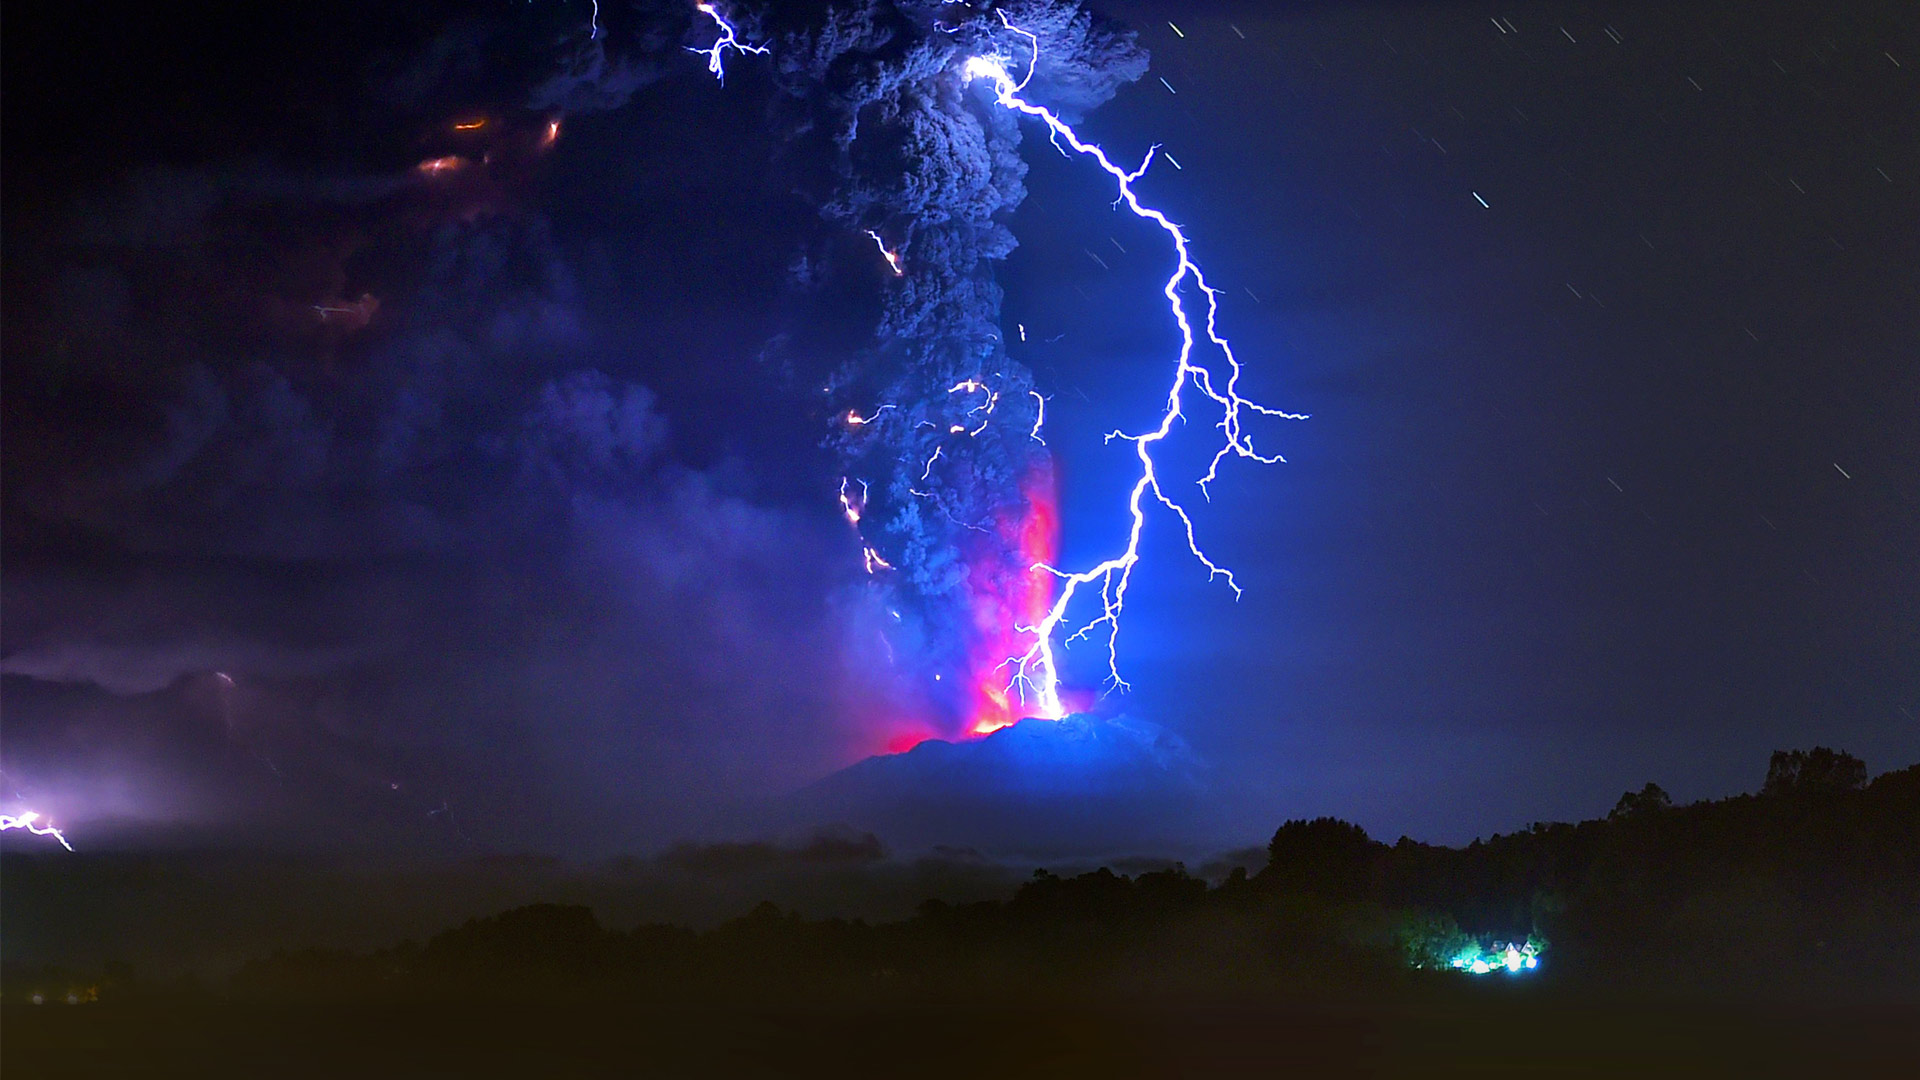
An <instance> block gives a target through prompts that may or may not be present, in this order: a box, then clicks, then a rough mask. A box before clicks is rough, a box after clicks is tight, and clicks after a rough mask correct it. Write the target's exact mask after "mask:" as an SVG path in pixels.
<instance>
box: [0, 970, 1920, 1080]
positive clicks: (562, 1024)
mask: <svg viewBox="0 0 1920 1080" xmlns="http://www.w3.org/2000/svg"><path fill="white" fill-rule="evenodd" d="M1536 990H1540V991H1544V992H1535V991H1536ZM4 1022H5V1038H6V1043H7V1050H6V1070H5V1071H6V1074H7V1075H8V1076H9V1077H16V1078H20V1080H27V1078H37V1077H57V1076H80V1075H125V1076H258V1077H267V1076H276V1077H279V1076H285V1077H298V1076H518V1077H543V1076H581V1075H588V1076H591V1075H629V1076H688V1077H714V1076H811V1075H841V1076H908V1075H911V1076H922V1077H946V1076H956V1077H957V1076H1052V1077H1070V1076H1072V1077H1077V1076H1095V1077H1123V1076H1124V1077H1134V1076H1140V1077H1148V1076H1154V1077H1159V1076H1196V1077H1197V1076H1224V1075H1235V1074H1240V1075H1261V1074H1266V1073H1277V1072H1280V1071H1281V1070H1288V1071H1293V1072H1294V1073H1295V1074H1296V1075H1303V1076H1349V1075H1396V1076H1397V1075H1414V1076H1433V1075H1485V1074H1489V1073H1504V1074H1509V1075H1541V1074H1548V1075H1565V1076H1625V1075H1659V1076H1776V1075H1795V1074H1797V1075H1802V1076H1912V1075H1916V1071H1917V1070H1920V1046H1917V1044H1920V1010H1915V1009H1912V1008H1896V1007H1884V1006H1883V1007H1864V1008H1853V1009H1821V1008H1814V1007H1799V1008H1789V1007H1782V1006H1771V1007H1769V1006H1762V1005H1751V1006H1744V1007H1742V1006H1728V1005H1719V1006H1706V1005H1701V1004H1698V1003H1693V1004H1686V1003H1674V1002H1661V1001H1646V1000H1643V1001H1639V1002H1632V1003H1628V1002H1620V1001H1612V1002H1604V1001H1599V1000H1591V999H1577V998H1570V997H1567V996H1565V995H1562V994H1556V993H1554V992H1553V991H1551V990H1548V989H1546V988H1544V987H1539V988H1530V987H1520V986H1514V985H1509V986H1505V987H1499V988H1497V989H1492V990H1487V989H1481V988H1473V989H1472V990H1471V991H1469V992H1466V993H1460V994H1446V995H1441V996H1437V997H1430V998H1428V999H1427V1000H1423V1001H1414V1000H1400V1001H1393V1002H1376V1003H1372V1004H1361V1003H1357V1002H1324V1001H1323V1002H1281V1001H1264V1002H1260V1001H1248V1000H1241V1001H1233V1002H1219V1001H1216V1002H1203V1001H1197V1000H1180V1001H1160V1002H1153V1003H1147V1002H1133V1003H1126V1002H1119V1001H1113V1002H1106V1003H1102V1004H1098V1005H1095V1004H1090V1003H1088V1002H1084V1001H1052V1002H1041V1001H1031V1002H1022V1003H1020V1004H1018V1005H1015V1004H1011V1003H1003V1004H994V1003H984V1002H982V1003H972V1004H966V1005H958V1004H956V1005H950V1006H931V1005H918V1006H912V1007H906V1006H899V1007H884V1006H872V1007H867V1008H861V1009H842V1008H830V1007H820V1008H806V1007H797V1006H787V1007H780V1008H774V1007H762V1008H754V1007H736V1008H731V1009H727V1010H717V1009H709V1008H700V1007H692V1006H684V1005H683V1006H658V1005H654V1006H648V1007H632V1006H625V1005H620V1004H614V1003H602V1004H587V1005H581V1006H574V1007H558V1006H554V1005H550V1004H537V1005H510V1004H503V1003H493V1004H482V1005H473V1006H452V1005H442V1006H432V1007H423V1006H409V1007H404V1008H392V1007H385V1006H380V1005H373V1004H339V1003H335V1004H330V1005H325V1006H318V1007H315V1006H294V1005H284V1004H283V1005H262V1004H251V1005H229V1004H222V1003H219V1002H215V1001H212V1000H207V1001H201V1002H191V1003H189V1002H179V1001H174V1002H149V1003H138V1004H120V1005H102V1006H98V1007H88V1008H41V1009H38V1010H36V1009H33V1008H32V1007H30V1006H8V1007H7V1011H6V1012H5V1013H4Z"/></svg>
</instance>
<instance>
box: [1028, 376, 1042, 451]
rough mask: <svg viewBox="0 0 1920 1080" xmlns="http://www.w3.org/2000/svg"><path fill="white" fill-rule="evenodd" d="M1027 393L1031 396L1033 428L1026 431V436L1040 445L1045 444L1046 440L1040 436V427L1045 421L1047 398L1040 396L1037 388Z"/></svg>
mask: <svg viewBox="0 0 1920 1080" xmlns="http://www.w3.org/2000/svg"><path fill="white" fill-rule="evenodd" d="M1027 393H1028V394H1029V395H1031V396H1032V398H1033V409H1034V413H1033V430H1032V431H1029V432H1027V438H1029V439H1032V440H1033V441H1034V442H1037V443H1039V444H1040V445H1041V446H1045V445H1047V440H1045V439H1043V438H1041V437H1040V428H1041V427H1042V426H1044V425H1045V424H1046V422H1047V399H1046V398H1043V397H1041V396H1040V391H1038V390H1029V391H1027Z"/></svg>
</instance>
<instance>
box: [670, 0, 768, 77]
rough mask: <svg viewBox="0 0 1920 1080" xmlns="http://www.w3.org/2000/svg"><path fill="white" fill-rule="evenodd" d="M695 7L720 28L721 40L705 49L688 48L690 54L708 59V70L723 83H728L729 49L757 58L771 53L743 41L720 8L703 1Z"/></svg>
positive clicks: (764, 48)
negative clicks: (726, 59)
mask: <svg viewBox="0 0 1920 1080" xmlns="http://www.w3.org/2000/svg"><path fill="white" fill-rule="evenodd" d="M694 7H695V9H697V10H698V11H699V12H700V13H701V14H703V15H705V16H707V17H708V18H710V19H712V20H713V22H714V25H716V26H718V27H719V28H720V40H718V41H716V42H714V43H713V45H712V46H710V47H708V48H705V49H696V48H694V47H693V46H691V45H689V46H687V51H688V52H690V53H699V54H700V55H702V56H704V57H706V58H707V70H708V71H710V72H712V73H713V77H714V78H716V79H719V80H720V81H721V82H723V83H724V82H726V81H727V65H726V61H725V56H726V52H727V50H728V49H733V50H735V51H736V52H743V53H753V54H754V55H755V56H765V55H767V53H768V52H769V51H770V50H769V49H768V48H767V47H766V46H765V45H749V44H747V43H746V42H744V41H741V40H740V37H739V35H738V34H736V33H735V32H734V29H733V24H732V23H730V22H728V21H727V20H726V18H725V17H724V16H722V15H721V14H720V9H719V8H716V7H714V6H713V5H712V4H710V3H707V2H706V0H701V2H700V3H698V4H695V5H694Z"/></svg>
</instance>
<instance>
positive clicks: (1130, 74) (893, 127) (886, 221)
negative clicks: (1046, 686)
mask: <svg viewBox="0 0 1920 1080" xmlns="http://www.w3.org/2000/svg"><path fill="white" fill-rule="evenodd" d="M1002 11H1003V12H1004V14H1002V13H1001V12H994V11H989V10H986V9H985V8H984V7H983V8H979V9H976V8H973V7H970V6H968V5H964V4H956V3H945V4H936V3H921V4H910V3H900V4H892V3H884V2H880V3H868V4H865V5H861V6H857V7H835V8H833V9H831V10H830V11H829V12H828V14H827V16H826V19H825V20H824V23H816V24H815V25H813V26H812V27H810V28H806V29H800V30H795V31H792V32H790V33H788V34H787V35H786V36H785V38H784V40H783V41H782V43H781V45H780V47H778V48H776V49H775V51H774V59H773V62H774V64H775V69H776V77H777V80H778V83H779V85H780V87H781V88H782V89H783V90H784V91H785V92H786V93H787V94H788V96H789V97H790V98H791V100H792V103H793V106H794V110H793V111H794V114H795V115H794V118H793V120H792V122H791V127H792V129H793V131H794V132H795V134H796V135H803V136H809V137H814V138H820V137H824V138H825V139H826V140H827V141H828V142H829V143H830V152H831V154H832V158H833V173H832V180H831V190H830V191H829V192H827V193H826V195H825V197H824V198H823V200H822V203H823V206H822V214H823V215H824V216H825V218H826V219H827V220H828V221H829V222H831V223H833V224H834V225H836V226H838V227H840V228H841V229H843V230H844V231H845V233H846V234H847V235H848V236H850V237H857V238H862V239H863V240H864V245H865V251H866V252H867V253H868V255H869V256H870V257H871V259H872V265H873V268H874V271H873V272H874V273H875V274H876V275H878V276H879V277H880V278H881V279H882V281H883V288H884V290H885V291H884V299H883V301H882V310H881V317H880V324H879V328H878V334H877V341H876V344H875V345H874V347H872V348H871V349H869V350H866V351H865V352H863V353H862V354H861V355H860V356H858V357H857V358H856V359H855V360H853V361H852V362H850V363H848V364H845V365H844V366H842V367H841V368H840V369H839V370H838V371H837V372H835V373H834V374H833V375H832V377H831V378H830V380H829V381H828V385H827V387H826V389H827V391H828V394H829V395H830V400H831V402H832V404H833V406H834V413H833V421H834V426H835V432H834V434H833V436H832V445H833V446H834V448H835V449H836V450H837V451H838V452H839V455H840V458H841V460H842V463H843V466H844V469H845V474H846V477H847V479H846V481H845V483H844V484H843V485H842V488H841V505H842V508H843V510H844V511H845V512H846V515H847V518H848V520H849V522H850V523H852V525H853V527H855V528H856V529H858V530H859V534H860V537H861V543H862V546H863V547H864V549H865V559H866V566H867V568H868V570H869V571H870V572H872V573H873V575H874V581H875V584H876V586H877V587H878V588H879V589H880V590H882V591H883V593H884V594H885V598H886V603H887V607H888V610H889V612H890V614H891V616H892V618H893V619H895V621H896V624H897V625H896V627H895V635H896V636H897V637H898V638H899V639H900V640H901V641H902V642H906V643H910V644H911V646H912V647H911V648H910V649H905V650H895V649H891V648H890V650H889V651H890V652H893V653H894V654H895V655H896V656H900V657H901V658H902V661H903V663H905V662H907V661H906V656H908V655H917V656H918V657H919V658H921V659H922V660H923V662H924V663H925V664H926V665H927V666H928V667H930V668H931V672H930V674H931V675H932V677H933V679H935V680H937V681H938V684H939V685H941V686H942V687H943V688H944V692H942V693H937V694H935V695H934V696H933V697H932V702H933V704H934V707H935V708H936V709H938V710H940V711H941V712H943V713H944V714H945V715H943V716H940V717H938V718H937V719H938V721H939V726H940V727H942V728H944V729H945V731H946V733H949V734H953V733H966V732H973V733H978V732H985V731H991V730H993V729H995V728H998V727H1002V726H1005V725H1006V724H1009V723H1012V722H1013V721H1015V720H1018V719H1020V718H1021V717H1023V716H1027V715H1033V714H1036V713H1045V714H1050V715H1053V716H1058V715H1060V712H1061V708H1062V707H1061V705H1060V703H1059V701H1058V697H1057V693H1056V694H1050V695H1049V696H1048V700H1047V701H1045V702H1041V701H1036V700H1032V699H1028V700H1023V699H1022V694H1021V691H1022V690H1023V689H1024V687H1023V685H1022V684H1019V683H1017V682H1016V680H1014V679H1013V678H1012V675H1013V674H1016V673H1018V672H1017V671H1016V670H1015V669H1014V668H1011V667H1010V666H1009V664H1008V660H1009V658H1010V657H1018V656H1020V655H1021V654H1022V653H1024V652H1026V651H1027V649H1028V647H1029V645H1028V642H1027V640H1026V639H1028V638H1030V637H1031V632H1030V631H1029V630H1027V629H1026V628H1031V627H1034V626H1037V625H1039V624H1040V623H1041V622H1043V621H1044V620H1046V619H1047V617H1048V614H1049V612H1050V611H1051V609H1052V607H1053V603H1054V600H1055V595H1056V587H1055V585H1056V583H1055V579H1054V578H1053V577H1052V576H1051V575H1048V574H1046V573H1045V572H1043V571H1042V572H1036V571H1035V570H1034V567H1035V565H1036V564H1051V562H1052V560H1053V557H1054V548H1055V540H1056V535H1057V528H1056V516H1055V510H1054V491H1053V476H1052V466H1051V461H1050V458H1049V456H1048V452H1047V449H1046V444H1045V442H1044V437H1043V435H1042V434H1041V427H1042V421H1043V419H1044V417H1043V410H1044V409H1045V399H1044V397H1043V396H1042V394H1041V393H1040V391H1039V390H1037V389H1036V387H1035V386H1034V381H1033V375H1032V372H1031V371H1029V370H1028V369H1027V368H1026V367H1025V366H1024V365H1023V364H1021V363H1020V362H1019V361H1017V360H1016V359H1014V358H1013V357H1011V356H1009V355H1008V353H1007V348H1006V344H1005V342H1004V340H1003V339H1002V336H1001V332H1000V302H1001V291H1000V288H999V286H998V285H996V284H995V282H994V279H993V264H994V263H996V262H998V261H1000V260H1003V259H1005V258H1006V257H1007V256H1008V255H1009V254H1010V253H1011V252H1012V251H1013V249H1014V246H1015V241H1014V238H1013V235H1012V233H1011V232H1009V230H1008V229H1007V227H1006V225H1005V224H1004V219H1005V217H1006V216H1007V215H1008V214H1009V213H1010V212H1011V211H1012V210H1013V209H1014V208H1015V207H1016V206H1018V205H1019V204H1020V202H1021V200H1022V199H1023V198H1025V195H1026V190H1025V187H1024V185H1023V180H1024V177H1025V175H1026V166H1025V164H1024V163H1023V162H1022V161H1021V159H1020V156H1019V152H1018V151H1019V143H1020V130H1019V127H1018V124H1017V120H1018V117H1017V115H1015V114H1014V113H1012V112H1010V111H1008V110H1004V109H1000V108H995V107H994V106H993V101H992V99H991V98H988V97H986V96H984V95H982V94H981V93H980V92H979V90H978V88H977V87H972V86H969V83H968V80H967V79H966V78H965V77H964V74H963V72H964V69H965V66H966V64H967V62H968V60H969V59H970V58H972V57H976V56H980V55H991V54H993V53H995V52H996V50H999V49H1003V48H1005V46H1006V42H1007V39H1009V38H1012V37H1014V36H1015V35H1012V34H1010V33H1009V32H1008V29H1007V24H1006V22H1005V21H1003V19H1011V21H1012V22H1013V23H1014V24H1016V25H1018V26H1020V27H1021V28H1022V29H1024V30H1026V31H1029V32H1031V33H1034V34H1037V35H1039V37H1040V38H1041V39H1042V40H1044V41H1045V42H1046V48H1045V51H1044V53H1043V54H1042V55H1041V57H1040V59H1039V62H1038V64H1037V66H1036V68H1035V72H1034V77H1033V85H1034V87H1035V89H1036V92H1041V93H1044V94H1045V96H1046V97H1047V99H1048V100H1049V101H1050V102H1052V103H1055V104H1056V105H1057V106H1058V107H1060V108H1063V109H1067V110H1085V109H1089V108H1092V107H1093V106H1096V105H1098V104H1100V103H1101V102H1103V101H1105V100H1107V99H1108V98H1109V97H1111V96H1112V95H1113V93H1114V91H1115V90H1117V89H1118V88H1119V87H1120V86H1121V85H1123V84H1125V83H1126V82H1129V81H1132V80H1134V79H1137V78H1139V77H1140V76H1141V75H1143V74H1144V73H1145V71H1146V64H1147V58H1146V54H1145V53H1144V52H1143V51H1142V50H1141V49H1140V48H1139V47H1138V46H1137V45H1136V44H1135V43H1134V41H1133V39H1132V36H1131V35H1130V34H1127V33H1125V32H1123V31H1121V30H1118V29H1116V28H1113V27H1110V26H1107V25H1105V24H1103V23H1101V22H1099V21H1097V20H1095V19H1094V18H1093V17H1092V16H1090V15H1089V14H1088V13H1086V12H1084V11H1082V10H1080V8H1079V6H1078V5H1077V4H1075V3H1068V2H1059V0H1035V2H1029V3H1019V4H1010V5H1006V6H1005V7H1004V9H1002Z"/></svg>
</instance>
